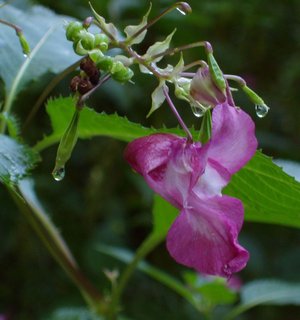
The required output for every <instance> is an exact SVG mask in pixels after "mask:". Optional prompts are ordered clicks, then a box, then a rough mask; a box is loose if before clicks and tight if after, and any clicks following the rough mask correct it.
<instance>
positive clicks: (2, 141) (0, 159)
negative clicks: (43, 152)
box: [0, 135, 39, 185]
mask: <svg viewBox="0 0 300 320" xmlns="http://www.w3.org/2000/svg"><path fill="white" fill-rule="evenodd" d="M38 159H39V157H38V155H37V154H36V153H35V152H34V151H32V150H31V149H30V148H29V147H27V146H25V145H23V144H21V143H19V142H17V141H15V140H14V139H12V138H9V137H7V136H5V135H0V181H1V182H2V183H4V184H6V185H12V184H15V183H17V182H18V180H20V179H22V178H23V177H24V176H25V175H26V174H28V173H29V171H30V170H31V169H32V168H33V167H34V166H35V164H36V162H37V161H38Z"/></svg>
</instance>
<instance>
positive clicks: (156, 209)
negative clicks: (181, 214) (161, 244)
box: [152, 195, 178, 238]
mask: <svg viewBox="0 0 300 320" xmlns="http://www.w3.org/2000/svg"><path fill="white" fill-rule="evenodd" d="M152 214H153V230H152V233H153V234H155V235H159V236H161V237H162V238H165V236H166V234H167V232H168V230H169V229H170V227H171V224H172V223H173V221H174V220H175V218H176V217H177V215H178V209H176V208H175V207H173V206H172V205H171V204H170V203H169V202H167V201H166V200H164V199H163V198H161V197H160V196H158V195H155V196H154V205H153V211H152Z"/></svg>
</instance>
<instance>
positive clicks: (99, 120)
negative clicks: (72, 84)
mask: <svg viewBox="0 0 300 320" xmlns="http://www.w3.org/2000/svg"><path fill="white" fill-rule="evenodd" d="M74 108H75V101H74V99H73V98H71V97H70V98H58V99H55V100H49V101H48V103H47V106H46V110H47V113H48V114H49V116H50V119H51V123H52V129H53V132H52V134H50V135H49V136H47V137H44V139H43V140H42V141H40V142H39V143H37V145H36V146H35V148H36V150H42V149H44V148H46V147H48V146H50V145H52V144H55V143H57V142H58V141H60V139H61V137H62V135H63V133H64V131H65V129H66V127H67V126H68V124H69V123H70V121H71V118H72V115H73V113H74ZM158 132H166V133H174V134H178V135H183V134H184V133H183V132H182V130H180V129H176V128H174V129H166V128H164V129H162V130H159V131H158V130H156V129H154V128H145V127H143V126H141V125H140V124H137V123H133V122H130V121H129V120H127V119H126V118H123V117H120V116H118V115H117V114H112V115H107V114H105V113H97V112H96V111H95V110H93V109H90V108H87V107H84V108H83V110H82V111H81V114H80V121H79V129H78V137H79V138H81V139H88V138H91V137H95V136H107V137H112V138H115V139H118V140H121V141H125V142H129V141H132V140H134V139H136V138H139V137H143V136H147V135H149V134H152V133H158Z"/></svg>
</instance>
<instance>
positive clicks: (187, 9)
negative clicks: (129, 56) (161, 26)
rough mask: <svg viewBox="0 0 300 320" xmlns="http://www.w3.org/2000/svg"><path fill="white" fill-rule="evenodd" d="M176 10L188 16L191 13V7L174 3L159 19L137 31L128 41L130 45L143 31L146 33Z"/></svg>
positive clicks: (183, 3) (181, 3)
mask: <svg viewBox="0 0 300 320" xmlns="http://www.w3.org/2000/svg"><path fill="white" fill-rule="evenodd" d="M175 9H179V10H180V12H182V13H184V14H187V13H190V12H191V11H192V10H191V7H190V6H189V5H188V4H187V3H185V2H176V3H174V4H173V5H172V6H170V7H169V8H167V9H165V10H164V11H162V12H161V13H160V14H159V15H158V16H157V17H155V18H154V19H153V20H151V21H149V22H148V23H147V24H146V25H145V26H143V27H142V28H141V29H139V30H138V31H136V32H135V33H134V34H133V35H132V36H131V37H130V38H129V39H128V40H127V42H129V43H130V41H131V40H132V39H135V38H136V37H138V36H139V35H140V34H141V33H142V32H143V31H145V30H146V29H148V28H150V27H151V26H152V25H154V24H155V23H156V22H157V21H158V20H160V19H161V18H162V17H164V16H165V15H166V14H168V13H170V12H171V11H173V10H175Z"/></svg>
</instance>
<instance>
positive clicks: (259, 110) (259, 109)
mask: <svg viewBox="0 0 300 320" xmlns="http://www.w3.org/2000/svg"><path fill="white" fill-rule="evenodd" d="M269 109H270V108H269V107H268V106H267V105H265V104H261V105H258V104H257V105H255V112H256V115H257V116H258V117H259V118H263V117H265V116H266V115H267V114H268V112H269Z"/></svg>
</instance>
